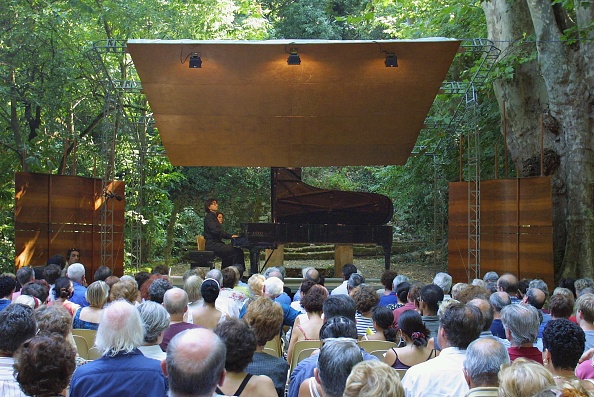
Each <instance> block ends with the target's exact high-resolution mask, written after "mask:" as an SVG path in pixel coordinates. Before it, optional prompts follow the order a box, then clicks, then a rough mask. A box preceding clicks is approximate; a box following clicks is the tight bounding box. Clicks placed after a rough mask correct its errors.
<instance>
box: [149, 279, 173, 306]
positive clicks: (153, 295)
mask: <svg viewBox="0 0 594 397" xmlns="http://www.w3.org/2000/svg"><path fill="white" fill-rule="evenodd" d="M171 288H173V285H171V283H170V282H169V280H167V279H164V278H159V279H157V280H155V281H153V283H152V284H151V285H150V287H149V290H148V293H149V300H152V301H153V302H157V303H163V296H165V292H167V291H169V290H170V289H171Z"/></svg>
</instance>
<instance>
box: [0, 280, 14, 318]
mask: <svg viewBox="0 0 594 397" xmlns="http://www.w3.org/2000/svg"><path fill="white" fill-rule="evenodd" d="M16 285H17V283H16V280H15V279H14V278H13V277H10V276H6V275H3V276H0V310H2V309H4V308H5V307H7V306H8V305H10V303H11V302H12V293H13V292H14V290H15V289H16Z"/></svg>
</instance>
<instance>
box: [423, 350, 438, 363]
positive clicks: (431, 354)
mask: <svg viewBox="0 0 594 397" xmlns="http://www.w3.org/2000/svg"><path fill="white" fill-rule="evenodd" d="M436 354H437V352H436V351H435V349H431V352H430V353H429V357H427V360H429V359H430V358H432V357H431V356H433V357H435V356H436ZM427 360H425V361H427Z"/></svg>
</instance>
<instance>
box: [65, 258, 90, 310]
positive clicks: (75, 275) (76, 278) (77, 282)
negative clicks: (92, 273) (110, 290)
mask: <svg viewBox="0 0 594 397" xmlns="http://www.w3.org/2000/svg"><path fill="white" fill-rule="evenodd" d="M66 273H67V275H68V278H69V279H70V281H72V286H73V292H72V297H71V298H70V301H71V302H73V303H76V304H77V305H79V306H80V307H86V306H89V302H87V300H86V299H85V293H86V292H87V288H86V287H85V285H87V280H86V279H85V273H86V270H85V266H84V265H83V264H82V263H72V264H71V265H70V266H68V270H67V271H66Z"/></svg>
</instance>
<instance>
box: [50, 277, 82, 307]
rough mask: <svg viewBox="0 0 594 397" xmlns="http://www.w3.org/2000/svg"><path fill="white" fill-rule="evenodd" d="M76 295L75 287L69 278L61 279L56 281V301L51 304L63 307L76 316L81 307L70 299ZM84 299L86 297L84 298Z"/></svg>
mask: <svg viewBox="0 0 594 397" xmlns="http://www.w3.org/2000/svg"><path fill="white" fill-rule="evenodd" d="M73 293H74V286H73V284H72V281H70V279H69V278H68V277H60V278H58V279H57V280H56V285H55V286H54V298H55V299H54V300H53V301H52V302H50V304H52V305H57V306H62V307H63V308H64V309H66V310H67V311H68V313H70V315H71V316H74V314H75V313H76V311H77V310H78V309H79V308H80V307H81V306H80V305H78V304H76V303H74V302H71V301H70V298H71V297H72V294H73ZM83 299H84V297H83Z"/></svg>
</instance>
